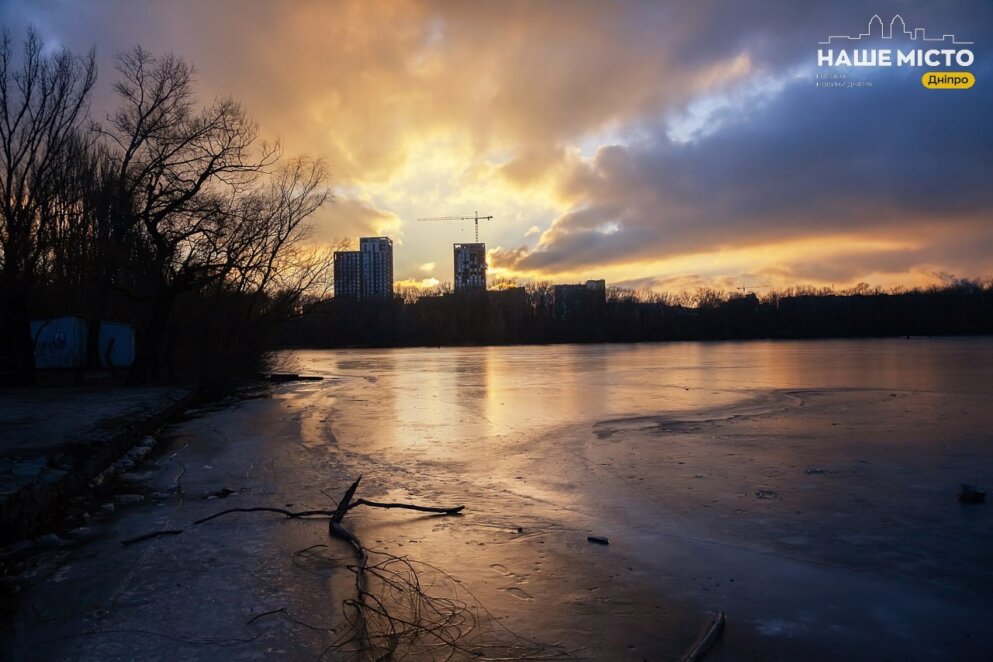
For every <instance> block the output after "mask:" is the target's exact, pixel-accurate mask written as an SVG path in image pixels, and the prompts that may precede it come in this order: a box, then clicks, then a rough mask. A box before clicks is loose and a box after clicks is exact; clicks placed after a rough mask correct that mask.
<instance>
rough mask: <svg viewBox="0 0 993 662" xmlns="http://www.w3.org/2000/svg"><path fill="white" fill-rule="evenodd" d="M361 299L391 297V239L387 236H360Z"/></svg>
mask: <svg viewBox="0 0 993 662" xmlns="http://www.w3.org/2000/svg"><path fill="white" fill-rule="evenodd" d="M359 252H360V253H361V254H362V295H361V298H363V299H391V298H393V240H392V239H390V238H389V237H362V238H361V239H359Z"/></svg>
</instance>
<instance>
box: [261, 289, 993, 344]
mask: <svg viewBox="0 0 993 662" xmlns="http://www.w3.org/2000/svg"><path fill="white" fill-rule="evenodd" d="M990 333H993V280H986V281H982V282H980V281H970V280H960V281H957V282H954V283H949V284H946V285H944V286H935V287H929V288H922V289H912V290H905V289H897V290H892V291H883V290H882V289H880V288H874V287H870V286H868V285H865V284H860V285H858V286H856V287H854V288H852V289H850V290H846V291H843V292H836V291H834V290H832V289H815V288H810V287H795V288H790V289H787V290H779V291H773V292H770V293H767V294H765V295H763V296H761V297H760V296H757V295H756V294H754V293H741V292H726V291H721V290H715V289H701V290H698V291H697V292H696V293H682V294H678V295H671V294H660V293H655V292H649V291H643V292H635V291H631V290H623V289H617V288H612V289H609V290H608V291H607V296H606V297H605V299H604V300H603V302H602V305H587V306H584V307H581V308H579V309H578V310H573V311H572V312H569V313H568V314H563V313H562V308H561V307H557V306H556V305H555V290H554V288H553V286H551V285H549V284H547V283H533V284H528V285H526V286H523V287H509V288H505V289H503V290H497V291H493V290H491V291H489V292H485V293H476V294H474V295H468V296H466V295H457V294H453V293H451V292H449V291H447V288H446V289H445V290H443V291H441V292H434V293H431V294H430V295H427V296H423V295H422V296H417V295H416V294H415V293H414V292H411V291H403V292H401V293H400V294H399V295H398V296H397V297H395V298H394V299H393V300H390V301H379V302H352V301H336V300H334V299H330V300H325V301H315V302H311V303H310V304H309V305H308V306H307V307H306V308H305V312H304V314H302V315H299V316H296V317H294V318H292V319H290V320H288V321H287V322H285V323H283V324H282V325H281V326H280V327H279V331H278V334H277V336H276V338H277V342H278V343H279V344H280V345H282V346H284V347H349V346H409V345H471V344H509V343H555V342H641V341H661V340H730V339H757V338H831V337H878V336H907V335H927V336H934V335H982V334H990Z"/></svg>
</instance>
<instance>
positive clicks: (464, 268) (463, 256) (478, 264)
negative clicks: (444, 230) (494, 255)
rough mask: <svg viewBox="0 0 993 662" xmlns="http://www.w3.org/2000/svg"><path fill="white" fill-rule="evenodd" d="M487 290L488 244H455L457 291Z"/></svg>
mask: <svg viewBox="0 0 993 662" xmlns="http://www.w3.org/2000/svg"><path fill="white" fill-rule="evenodd" d="M474 290H483V291H485V290H486V244H455V291H456V292H471V291H474Z"/></svg>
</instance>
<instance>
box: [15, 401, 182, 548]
mask: <svg viewBox="0 0 993 662" xmlns="http://www.w3.org/2000/svg"><path fill="white" fill-rule="evenodd" d="M193 398H194V393H193V391H192V390H189V389H182V388H142V389H125V388H57V389H23V390H22V389H17V390H6V391H0V544H3V543H8V542H11V541H14V540H21V539H24V538H30V537H32V536H34V535H36V534H37V533H39V532H40V531H41V530H43V529H44V528H45V525H46V523H48V522H49V521H50V520H51V518H52V517H53V515H55V514H57V513H58V512H59V511H60V509H61V508H63V507H64V506H65V505H66V504H67V503H68V501H69V499H71V498H72V497H73V496H75V495H77V494H79V493H80V492H82V491H83V490H84V489H85V487H86V486H87V484H88V483H89V482H90V481H91V480H92V479H93V478H95V477H96V476H98V475H99V474H100V473H101V472H102V471H104V470H105V469H106V468H107V467H108V466H110V465H111V464H112V463H114V462H115V461H117V460H118V459H119V458H121V457H122V456H123V455H125V454H126V453H128V452H129V451H131V449H132V448H134V447H135V446H136V445H137V444H138V443H139V442H140V441H141V440H142V439H143V438H144V437H145V436H146V435H149V434H151V433H152V432H154V431H155V430H156V429H157V428H158V427H160V426H162V425H163V424H164V423H166V422H168V421H169V420H170V419H171V418H173V417H174V416H176V415H177V414H179V413H180V412H181V411H182V410H183V409H185V408H186V407H187V406H189V405H190V403H191V402H192V401H193Z"/></svg>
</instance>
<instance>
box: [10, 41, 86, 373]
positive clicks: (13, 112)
mask: <svg viewBox="0 0 993 662" xmlns="http://www.w3.org/2000/svg"><path fill="white" fill-rule="evenodd" d="M17 59H18V58H17V55H16V54H15V49H14V47H13V44H12V41H11V37H10V34H9V33H8V32H6V31H4V33H3V36H2V39H0V191H2V196H0V306H2V308H3V310H4V311H5V314H4V318H5V319H6V322H7V327H8V328H7V329H6V334H7V337H8V338H9V341H10V344H11V347H12V349H13V355H14V359H15V367H16V369H17V373H18V376H19V378H20V381H22V382H30V381H32V380H33V356H32V353H33V346H32V343H31V336H30V331H29V325H28V323H29V321H30V302H31V296H32V292H33V289H34V286H35V283H36V279H37V276H38V272H39V269H40V267H41V265H42V262H43V257H44V255H45V251H46V250H47V248H48V246H47V245H46V240H47V238H49V237H50V236H51V232H50V228H49V227H46V225H47V224H48V223H50V222H51V220H52V219H51V217H50V216H48V215H46V214H45V213H44V212H45V211H46V209H51V206H52V202H53V200H54V199H56V198H58V197H59V195H60V194H61V191H60V190H59V187H58V186H57V183H58V182H57V180H58V177H57V174H58V173H59V168H58V166H59V162H60V159H61V157H62V156H63V155H64V154H65V153H66V152H67V151H68V150H69V148H70V147H71V145H72V143H73V141H75V140H78V139H79V129H80V125H81V123H82V121H83V120H84V118H85V116H86V111H87V106H86V104H87V99H88V98H89V94H90V90H91V89H92V87H93V84H94V83H95V82H96V75H97V69H96V63H95V54H94V52H93V51H92V50H91V51H90V53H89V54H88V55H87V56H86V57H78V56H76V55H74V54H73V53H71V52H70V51H69V50H67V49H62V50H60V51H57V52H55V53H51V54H46V53H45V52H44V49H43V44H42V41H41V38H40V37H39V36H38V33H37V32H36V31H34V30H33V29H29V30H28V32H27V37H26V39H25V42H24V47H23V49H22V50H21V52H20V58H19V62H18V61H17Z"/></svg>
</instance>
